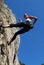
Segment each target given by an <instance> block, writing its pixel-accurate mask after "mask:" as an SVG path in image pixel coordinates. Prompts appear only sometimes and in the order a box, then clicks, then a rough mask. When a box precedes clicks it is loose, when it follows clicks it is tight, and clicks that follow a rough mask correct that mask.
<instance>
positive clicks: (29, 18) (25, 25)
mask: <svg viewBox="0 0 44 65" xmlns="http://www.w3.org/2000/svg"><path fill="white" fill-rule="evenodd" d="M24 18H25V19H26V20H25V22H22V20H21V22H19V23H16V24H9V25H5V26H4V25H2V28H12V27H20V28H22V29H21V30H19V31H17V32H16V33H15V34H14V36H13V37H12V39H11V40H10V41H8V42H7V43H8V45H9V44H11V42H13V41H14V40H15V39H16V36H17V35H19V34H23V33H25V32H28V31H29V30H30V29H33V27H34V24H35V23H36V21H37V19H38V18H37V17H35V16H29V15H28V14H27V13H25V14H24ZM32 20H34V22H32Z"/></svg>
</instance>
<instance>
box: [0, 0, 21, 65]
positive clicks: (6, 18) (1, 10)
mask: <svg viewBox="0 0 44 65" xmlns="http://www.w3.org/2000/svg"><path fill="white" fill-rule="evenodd" d="M10 23H16V17H15V15H14V14H13V13H12V11H11V10H10V9H9V8H8V6H7V5H6V4H5V2H4V1H3V0H0V25H6V24H10ZM18 30H19V29H18V28H5V29H4V28H0V65H20V64H19V61H18V56H17V54H18V49H19V45H20V36H19V35H18V36H17V37H16V39H15V40H14V41H13V42H12V43H11V44H10V45H8V44H7V41H10V39H11V38H12V37H13V35H14V34H15V32H16V31H18Z"/></svg>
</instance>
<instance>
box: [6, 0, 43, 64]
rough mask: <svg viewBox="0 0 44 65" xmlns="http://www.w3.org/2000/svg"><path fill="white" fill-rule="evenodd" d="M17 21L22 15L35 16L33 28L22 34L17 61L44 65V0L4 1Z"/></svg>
mask: <svg viewBox="0 0 44 65" xmlns="http://www.w3.org/2000/svg"><path fill="white" fill-rule="evenodd" d="M5 1H6V3H7V5H8V6H9V8H11V9H12V11H13V13H14V14H15V15H16V19H17V21H18V19H19V18H22V19H23V20H24V18H23V15H24V13H28V14H29V15H33V16H37V17H38V21H37V23H36V24H35V26H34V28H33V29H32V30H30V31H29V32H27V33H25V34H22V35H21V36H20V37H21V42H20V48H19V52H18V57H19V60H20V61H21V62H22V63H25V64H26V65H41V64H42V63H44V0H5Z"/></svg>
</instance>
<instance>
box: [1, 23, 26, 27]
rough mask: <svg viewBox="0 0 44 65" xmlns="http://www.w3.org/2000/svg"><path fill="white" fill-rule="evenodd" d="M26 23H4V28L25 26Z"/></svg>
mask: <svg viewBox="0 0 44 65" xmlns="http://www.w3.org/2000/svg"><path fill="white" fill-rule="evenodd" d="M24 26H25V23H24V22H20V23H16V24H9V25H5V26H4V25H3V26H2V27H3V28H12V27H24Z"/></svg>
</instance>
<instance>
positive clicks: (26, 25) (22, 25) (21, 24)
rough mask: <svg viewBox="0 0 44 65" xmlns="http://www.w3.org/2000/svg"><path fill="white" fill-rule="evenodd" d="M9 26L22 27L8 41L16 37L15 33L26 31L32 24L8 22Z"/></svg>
mask: <svg viewBox="0 0 44 65" xmlns="http://www.w3.org/2000/svg"><path fill="white" fill-rule="evenodd" d="M11 27H20V28H21V27H23V28H22V29H21V30H19V31H17V32H16V33H15V34H14V36H13V38H12V39H11V40H10V43H11V42H12V41H13V40H14V39H15V38H16V36H17V35H19V34H23V33H25V32H28V31H29V30H30V29H32V28H33V24H32V25H30V24H28V23H24V22H21V23H17V24H10V28H11Z"/></svg>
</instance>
